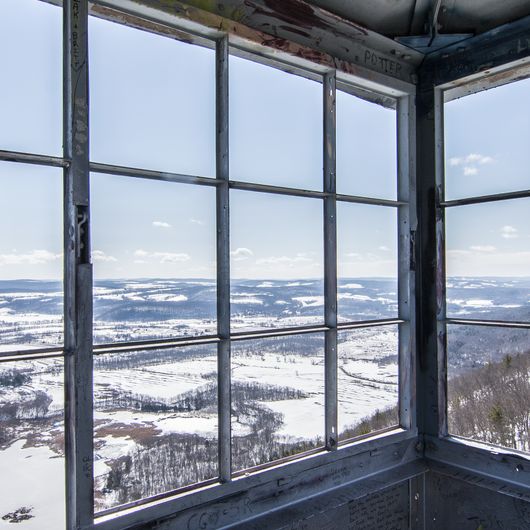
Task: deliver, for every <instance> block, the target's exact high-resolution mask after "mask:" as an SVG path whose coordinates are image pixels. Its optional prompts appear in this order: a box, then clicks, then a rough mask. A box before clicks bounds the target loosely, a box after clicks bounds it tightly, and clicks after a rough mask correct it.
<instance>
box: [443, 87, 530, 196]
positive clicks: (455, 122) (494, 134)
mask: <svg viewBox="0 0 530 530" xmlns="http://www.w3.org/2000/svg"><path fill="white" fill-rule="evenodd" d="M529 90H530V79H526V80H524V81H517V82H515V83H510V84H508V85H504V86H501V87H497V88H493V89H490V90H486V91H483V92H478V93H476V94H472V95H471V96H466V97H464V98H461V99H455V100H454V101H450V102H449V103H446V104H445V107H444V128H445V193H446V198H447V199H458V198H462V197H471V196H475V195H489V194H492V193H502V192H507V191H516V190H524V189H529V188H530V173H529V170H528V168H529V167H530V151H529V150H528V138H530V99H529V98H528V91H529Z"/></svg>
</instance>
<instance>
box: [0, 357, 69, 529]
mask: <svg viewBox="0 0 530 530" xmlns="http://www.w3.org/2000/svg"><path fill="white" fill-rule="evenodd" d="M63 414H64V387H63V363H62V360H60V359H45V360H39V361H17V362H2V363H0V469H1V470H2V480H0V527H1V528H13V527H17V526H14V524H16V523H19V527H20V528H31V529H41V528H57V529H60V528H65V516H64V514H65V501H64V499H65V487H64V476H65V469H64V421H63ZM17 528H18V527H17Z"/></svg>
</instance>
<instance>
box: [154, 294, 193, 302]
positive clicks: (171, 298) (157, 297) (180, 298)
mask: <svg viewBox="0 0 530 530" xmlns="http://www.w3.org/2000/svg"><path fill="white" fill-rule="evenodd" d="M147 298H148V300H153V301H155V302H185V301H186V300H187V299H188V297H187V296H184V295H183V294H165V293H164V294H150V295H149V296H148V297H147Z"/></svg>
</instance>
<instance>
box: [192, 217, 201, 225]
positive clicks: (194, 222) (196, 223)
mask: <svg viewBox="0 0 530 530" xmlns="http://www.w3.org/2000/svg"><path fill="white" fill-rule="evenodd" d="M190 223H191V224H192V225H200V226H202V225H204V221H201V220H200V219H193V218H191V219H190Z"/></svg>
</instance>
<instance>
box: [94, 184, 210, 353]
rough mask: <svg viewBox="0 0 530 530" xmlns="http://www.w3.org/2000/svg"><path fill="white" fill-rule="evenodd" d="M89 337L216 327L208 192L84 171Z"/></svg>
mask: <svg viewBox="0 0 530 530" xmlns="http://www.w3.org/2000/svg"><path fill="white" fill-rule="evenodd" d="M91 199H92V202H91V208H92V229H93V230H92V241H93V251H92V258H93V261H94V272H95V279H96V281H95V288H94V331H95V337H94V339H95V342H97V343H102V342H114V341H127V340H141V339H156V338H168V337H175V336H183V335H204V334H211V333H214V332H215V329H216V317H215V311H216V301H215V300H216V286H215V279H214V278H215V190H214V189H213V188H209V187H208V188H206V187H198V186H189V185H185V184H175V183H171V182H160V181H152V180H143V179H133V178H127V177H116V176H112V175H98V174H92V176H91Z"/></svg>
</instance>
